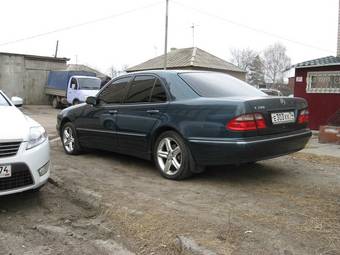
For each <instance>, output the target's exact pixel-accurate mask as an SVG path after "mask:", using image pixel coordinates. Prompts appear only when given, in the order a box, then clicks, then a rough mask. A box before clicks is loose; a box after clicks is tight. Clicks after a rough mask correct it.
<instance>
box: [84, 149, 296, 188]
mask: <svg viewBox="0 0 340 255" xmlns="http://www.w3.org/2000/svg"><path fill="white" fill-rule="evenodd" d="M91 154H92V155H94V156H95V157H97V156H100V157H104V158H106V159H109V160H113V161H119V162H120V163H121V164H123V165H125V166H126V167H129V166H131V165H133V166H134V168H136V166H137V169H134V170H132V169H129V170H131V173H132V171H133V174H139V173H141V171H143V176H145V175H152V177H153V178H158V177H159V178H162V177H161V175H160V174H159V173H158V170H157V169H156V166H155V165H154V163H153V162H152V161H149V160H144V159H139V158H135V157H132V156H127V155H122V154H118V153H113V152H106V151H92V152H91ZM266 162H267V161H260V162H257V163H253V164H242V165H239V166H237V165H224V166H213V167H207V168H206V169H205V171H204V172H203V173H199V174H195V175H194V176H192V177H191V178H189V179H186V180H185V181H187V182H190V181H193V182H195V181H202V180H204V181H210V182H211V181H214V182H242V183H247V182H249V183H254V182H256V181H259V182H262V181H268V180H273V179H279V178H281V177H284V176H289V175H290V174H291V173H290V172H289V171H287V169H283V168H282V167H280V166H275V165H273V164H267V163H266Z"/></svg>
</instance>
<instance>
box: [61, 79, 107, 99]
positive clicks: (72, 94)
mask: <svg viewBox="0 0 340 255" xmlns="http://www.w3.org/2000/svg"><path fill="white" fill-rule="evenodd" d="M100 84H101V80H100V79H99V78H97V77H91V76H72V77H71V78H70V80H69V83H68V86H67V96H66V100H67V103H68V104H73V105H74V104H79V103H82V102H85V101H86V98H87V97H89V96H95V95H96V94H97V93H98V91H99V90H100Z"/></svg>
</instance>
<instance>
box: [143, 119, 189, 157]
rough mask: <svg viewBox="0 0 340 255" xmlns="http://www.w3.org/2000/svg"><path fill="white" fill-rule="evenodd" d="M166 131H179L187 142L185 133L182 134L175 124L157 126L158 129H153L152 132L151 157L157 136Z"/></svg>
mask: <svg viewBox="0 0 340 255" xmlns="http://www.w3.org/2000/svg"><path fill="white" fill-rule="evenodd" d="M166 131H174V132H176V133H177V134H178V135H180V136H181V137H182V138H183V139H184V141H185V142H186V139H185V138H184V137H183V135H182V134H181V132H180V131H179V130H178V129H177V128H175V127H173V126H170V125H166V126H160V127H158V128H156V129H155V130H154V131H153V133H152V135H151V137H150V144H149V151H150V154H151V157H152V154H153V147H154V145H155V142H156V140H157V138H158V137H159V136H160V135H161V134H162V133H164V132H166Z"/></svg>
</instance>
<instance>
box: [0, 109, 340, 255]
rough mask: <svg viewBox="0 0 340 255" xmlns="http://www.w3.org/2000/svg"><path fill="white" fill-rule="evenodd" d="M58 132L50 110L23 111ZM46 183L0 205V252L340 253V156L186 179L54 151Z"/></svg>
mask: <svg viewBox="0 0 340 255" xmlns="http://www.w3.org/2000/svg"><path fill="white" fill-rule="evenodd" d="M25 112H26V113H28V114H29V115H31V116H32V117H33V118H35V119H36V120H37V121H39V122H41V124H43V125H44V126H45V127H46V129H47V130H48V131H49V134H50V136H51V137H55V136H56V132H55V115H56V113H57V112H56V111H55V110H53V109H50V108H48V107H47V106H44V107H29V108H25ZM51 156H52V163H53V166H54V169H53V173H52V178H51V179H52V180H51V182H50V183H49V184H48V185H47V186H46V187H44V188H43V189H42V190H41V191H40V193H39V194H32V193H27V194H21V195H15V196H10V197H4V198H1V199H0V254H131V253H135V254H233V255H236V254H283V255H291V254H310V255H314V254H315V255H316V254H328V255H331V254H332V255H334V254H340V196H339V194H340V160H339V159H337V158H327V157H314V156H312V155H310V154H305V153H297V154H293V155H291V156H285V157H281V158H277V159H273V160H268V161H263V162H259V163H257V164H255V165H246V166H240V167H236V166H226V167H216V168H210V169H208V170H207V171H206V172H204V173H202V174H200V175H197V176H195V177H194V178H192V179H189V180H186V181H179V182H177V181H169V180H165V179H163V178H161V177H160V175H159V174H158V172H157V170H156V169H155V167H154V166H153V164H152V163H151V162H147V161H143V160H139V159H135V158H132V157H128V156H122V155H118V154H114V153H107V152H99V151H92V152H88V153H86V154H83V155H80V156H67V155H66V154H65V153H64V152H63V149H62V147H61V144H60V142H54V143H52V145H51Z"/></svg>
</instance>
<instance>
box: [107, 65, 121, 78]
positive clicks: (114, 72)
mask: <svg viewBox="0 0 340 255" xmlns="http://www.w3.org/2000/svg"><path fill="white" fill-rule="evenodd" d="M118 75H119V71H118V70H117V69H116V67H115V66H114V65H112V66H111V67H110V68H109V76H110V77H111V78H115V77H117V76H118Z"/></svg>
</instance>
